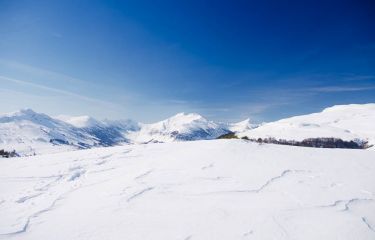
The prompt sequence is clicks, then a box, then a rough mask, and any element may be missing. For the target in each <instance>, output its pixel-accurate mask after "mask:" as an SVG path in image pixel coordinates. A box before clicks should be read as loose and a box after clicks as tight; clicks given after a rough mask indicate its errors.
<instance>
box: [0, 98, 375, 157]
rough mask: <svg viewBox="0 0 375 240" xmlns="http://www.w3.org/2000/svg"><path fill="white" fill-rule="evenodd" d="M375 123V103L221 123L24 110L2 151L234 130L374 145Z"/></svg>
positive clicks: (1, 119)
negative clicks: (104, 117) (142, 120)
mask: <svg viewBox="0 0 375 240" xmlns="http://www.w3.org/2000/svg"><path fill="white" fill-rule="evenodd" d="M374 122H375V104H362V105H359V104H352V105H340V106H333V107H330V108H327V109H325V110H323V111H322V112H320V113H313V114H308V115H303V116H297V117H292V118H287V119H282V120H279V121H276V122H271V123H267V124H263V125H259V126H258V125H256V124H253V123H251V121H250V120H249V119H246V120H244V121H242V122H239V123H231V124H230V123H229V124H228V123H216V122H213V121H209V120H207V119H206V118H204V117H202V116H201V115H199V114H196V113H189V114H187V113H179V114H176V115H175V116H172V117H170V118H168V119H166V120H163V121H160V122H157V123H151V124H141V123H137V122H134V121H132V120H116V121H113V120H104V121H99V120H96V119H94V118H92V117H89V116H80V117H70V116H58V117H55V118H52V117H49V116H48V115H46V114H41V113H36V112H34V111H32V110H30V109H25V110H21V111H18V112H14V113H10V114H4V115H0V149H5V150H7V151H12V150H16V152H17V153H19V154H20V155H32V154H40V153H51V152H61V151H66V150H73V149H80V148H91V147H94V146H114V145H119V144H124V143H150V142H172V141H192V140H207V139H215V138H217V137H219V136H220V135H223V134H226V133H229V132H235V133H236V134H237V136H239V137H244V136H247V137H248V138H256V139H257V138H269V137H273V138H276V139H285V140H296V141H301V140H304V139H307V138H327V137H334V138H340V139H342V140H346V141H351V140H355V141H359V140H360V141H368V143H369V145H375V124H373V123H374Z"/></svg>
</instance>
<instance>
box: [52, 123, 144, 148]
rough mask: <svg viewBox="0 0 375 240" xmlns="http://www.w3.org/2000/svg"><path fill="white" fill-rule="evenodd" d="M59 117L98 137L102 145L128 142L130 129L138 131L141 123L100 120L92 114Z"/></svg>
mask: <svg viewBox="0 0 375 240" xmlns="http://www.w3.org/2000/svg"><path fill="white" fill-rule="evenodd" d="M57 118H58V119H60V120H62V121H65V122H66V123H69V124H71V125H73V126H74V127H76V128H79V129H81V130H82V131H84V132H86V133H88V134H90V135H92V136H94V137H96V138H97V139H98V140H99V142H100V144H101V145H102V146H113V145H116V144H119V143H124V142H128V139H127V137H126V135H127V134H128V132H129V131H138V130H139V124H138V123H136V122H134V121H131V120H115V121H112V120H104V121H99V120H96V119H95V118H93V117H90V116H78V117H69V116H58V117H57Z"/></svg>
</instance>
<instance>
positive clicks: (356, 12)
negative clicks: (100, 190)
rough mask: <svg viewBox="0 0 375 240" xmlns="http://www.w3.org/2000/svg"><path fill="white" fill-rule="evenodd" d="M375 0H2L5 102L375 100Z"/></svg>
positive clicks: (104, 104) (206, 106)
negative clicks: (374, 1)
mask: <svg viewBox="0 0 375 240" xmlns="http://www.w3.org/2000/svg"><path fill="white" fill-rule="evenodd" d="M371 2H372V3H371ZM374 5H375V4H374V3H373V1H345V0H341V1H329V0H328V1H110V0H107V1H96V0H89V1H76V0H74V1H73V0H64V1H55V0H48V1H43V0H40V1H22V0H0V83H1V85H0V112H9V111H14V110H17V109H20V108H26V107H29V108H32V109H34V110H36V111H39V112H45V113H48V114H51V115H58V114H68V115H92V116H94V117H97V118H105V117H108V118H133V119H135V120H139V121H143V122H152V121H155V120H160V119H163V118H166V117H169V116H171V115H173V114H175V113H177V112H197V113H200V114H202V115H204V116H206V117H208V118H210V119H213V120H218V121H237V120H241V119H244V118H247V117H250V118H252V119H254V120H255V121H257V122H261V121H271V120H276V119H279V118H283V117H287V116H292V115H296V114H304V113H310V112H314V111H319V110H321V109H322V108H324V107H327V106H331V105H335V104H348V103H368V102H375V30H374V29H375V17H374V16H375V15H374V12H375V6H374Z"/></svg>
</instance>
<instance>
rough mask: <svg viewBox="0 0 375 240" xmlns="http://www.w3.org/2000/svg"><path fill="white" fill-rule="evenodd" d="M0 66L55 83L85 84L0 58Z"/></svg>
mask: <svg viewBox="0 0 375 240" xmlns="http://www.w3.org/2000/svg"><path fill="white" fill-rule="evenodd" d="M0 65H3V66H6V67H8V68H13V69H16V70H19V71H22V72H26V73H28V74H30V75H34V76H35V75H36V76H42V77H43V78H48V80H55V81H65V82H69V83H87V82H86V81H84V80H82V79H78V78H75V77H71V76H69V75H66V74H63V73H59V72H55V71H50V70H47V69H44V68H39V67H35V66H31V65H28V64H23V63H19V62H14V61H10V60H6V59H1V58H0Z"/></svg>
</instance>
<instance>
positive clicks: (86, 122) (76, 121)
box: [57, 115, 103, 128]
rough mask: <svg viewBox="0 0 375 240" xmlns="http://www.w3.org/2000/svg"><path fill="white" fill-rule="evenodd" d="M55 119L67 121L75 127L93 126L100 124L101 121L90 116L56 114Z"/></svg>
mask: <svg viewBox="0 0 375 240" xmlns="http://www.w3.org/2000/svg"><path fill="white" fill-rule="evenodd" d="M57 119H59V120H62V121H64V122H66V123H69V124H71V125H73V126H75V127H77V128H86V127H93V126H101V125H103V123H101V122H100V121H98V120H96V119H95V118H93V117H90V116H86V115H84V116H76V117H71V116H58V117H57Z"/></svg>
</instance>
